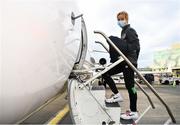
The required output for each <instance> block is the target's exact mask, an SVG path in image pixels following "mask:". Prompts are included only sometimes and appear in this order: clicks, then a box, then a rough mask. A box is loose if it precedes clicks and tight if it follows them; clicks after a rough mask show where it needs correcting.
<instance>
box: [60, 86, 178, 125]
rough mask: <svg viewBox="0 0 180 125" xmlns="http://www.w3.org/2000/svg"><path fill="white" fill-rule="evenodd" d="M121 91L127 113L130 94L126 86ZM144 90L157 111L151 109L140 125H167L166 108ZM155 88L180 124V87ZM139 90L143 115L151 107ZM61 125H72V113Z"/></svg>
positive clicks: (123, 105)
mask: <svg viewBox="0 0 180 125" xmlns="http://www.w3.org/2000/svg"><path fill="white" fill-rule="evenodd" d="M118 88H119V91H120V92H121V94H122V95H123V98H124V102H122V103H121V110H122V112H125V111H126V110H127V109H129V99H128V93H127V90H126V89H125V87H124V85H118ZM143 88H144V89H145V90H146V91H147V92H148V94H149V95H150V97H151V98H152V100H153V103H154V105H155V109H152V108H151V109H150V110H149V111H148V112H147V113H146V114H145V115H144V116H143V117H142V118H141V120H140V121H139V123H138V124H165V123H166V122H167V121H168V119H169V118H170V117H169V115H168V113H167V111H166V109H165V107H164V106H163V105H162V104H161V102H160V101H159V100H158V99H157V98H156V96H155V95H154V94H153V93H152V92H151V91H150V90H149V89H148V88H147V87H146V86H145V85H143ZM154 88H155V89H156V90H157V92H158V93H159V95H160V96H161V97H162V98H163V99H164V101H165V102H166V103H167V105H168V106H169V107H170V109H171V110H172V113H173V115H174V117H175V119H176V121H177V124H180V86H176V87H173V86H170V85H154ZM137 90H138V111H139V113H140V114H141V113H143V111H144V110H146V109H147V107H148V106H149V105H150V104H149V101H148V100H147V98H146V96H145V95H144V94H143V93H142V91H141V90H139V89H137ZM111 94H112V93H111V91H110V90H109V89H108V90H107V95H111ZM59 124H72V120H71V117H70V113H67V115H66V116H65V117H64V118H63V119H62V120H61V121H60V122H59Z"/></svg>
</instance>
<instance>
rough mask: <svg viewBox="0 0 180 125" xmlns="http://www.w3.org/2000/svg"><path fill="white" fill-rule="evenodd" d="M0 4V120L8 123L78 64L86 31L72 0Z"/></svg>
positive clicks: (40, 102) (7, 0) (57, 88)
mask: <svg viewBox="0 0 180 125" xmlns="http://www.w3.org/2000/svg"><path fill="white" fill-rule="evenodd" d="M0 8H1V9H0V124H2V123H3V124H5V123H6V124H11V123H16V122H18V121H19V120H21V119H23V118H24V117H25V116H27V115H28V114H30V113H31V112H33V111H34V110H35V109H37V108H38V107H40V106H41V105H43V104H44V103H45V102H46V101H48V100H49V99H51V98H52V97H54V96H55V95H56V94H57V93H58V92H59V91H61V89H62V87H63V86H64V84H65V82H66V81H67V79H68V77H69V74H70V72H71V70H72V69H73V67H76V68H77V69H78V68H81V67H82V64H83V62H84V60H85V55H86V50H87V33H86V26H85V22H84V20H83V18H82V15H81V14H80V12H79V10H78V7H77V5H76V1H74V0H67V1H66V0H0Z"/></svg>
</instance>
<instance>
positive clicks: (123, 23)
mask: <svg viewBox="0 0 180 125" xmlns="http://www.w3.org/2000/svg"><path fill="white" fill-rule="evenodd" d="M118 25H119V26H120V27H121V28H123V27H124V26H126V21H125V20H119V21H118Z"/></svg>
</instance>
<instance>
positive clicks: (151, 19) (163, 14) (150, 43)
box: [78, 0, 180, 67]
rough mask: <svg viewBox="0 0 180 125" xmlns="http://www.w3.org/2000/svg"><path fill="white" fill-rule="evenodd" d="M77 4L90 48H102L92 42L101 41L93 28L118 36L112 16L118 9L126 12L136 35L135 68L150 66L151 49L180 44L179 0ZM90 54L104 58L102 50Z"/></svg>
mask: <svg viewBox="0 0 180 125" xmlns="http://www.w3.org/2000/svg"><path fill="white" fill-rule="evenodd" d="M78 5H79V8H80V12H82V13H83V14H84V18H85V21H86V25H87V31H88V40H89V50H90V51H92V50H94V49H95V50H104V49H103V48H102V47H101V46H99V45H96V44H95V43H94V41H96V40H100V41H103V39H102V38H100V37H99V36H97V35H94V34H93V31H94V30H101V31H103V32H104V33H106V34H107V35H115V36H119V37H120V33H121V28H119V27H118V25H117V20H116V15H117V13H118V12H119V11H122V10H125V11H127V12H128V13H129V23H130V24H131V26H132V27H133V28H134V29H136V31H137V33H138V35H139V39H140V44H141V52H140V58H139V67H147V66H151V65H152V63H153V54H154V52H155V51H157V50H162V49H167V48H170V46H171V45H172V44H173V43H180V0H89V1H87V0H78ZM104 42H105V41H104ZM91 56H94V57H95V58H96V59H99V58H100V57H106V58H108V54H102V53H91Z"/></svg>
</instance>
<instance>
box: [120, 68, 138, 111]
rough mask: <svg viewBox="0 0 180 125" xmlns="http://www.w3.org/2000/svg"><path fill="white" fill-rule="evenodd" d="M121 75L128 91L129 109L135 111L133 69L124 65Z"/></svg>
mask: <svg viewBox="0 0 180 125" xmlns="http://www.w3.org/2000/svg"><path fill="white" fill-rule="evenodd" d="M123 75H124V81H125V85H126V88H127V90H128V93H129V100H130V109H131V111H132V112H137V91H136V88H135V85H134V83H135V81H134V71H133V70H132V69H131V68H130V67H129V66H127V65H126V67H125V70H124V71H123Z"/></svg>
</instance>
